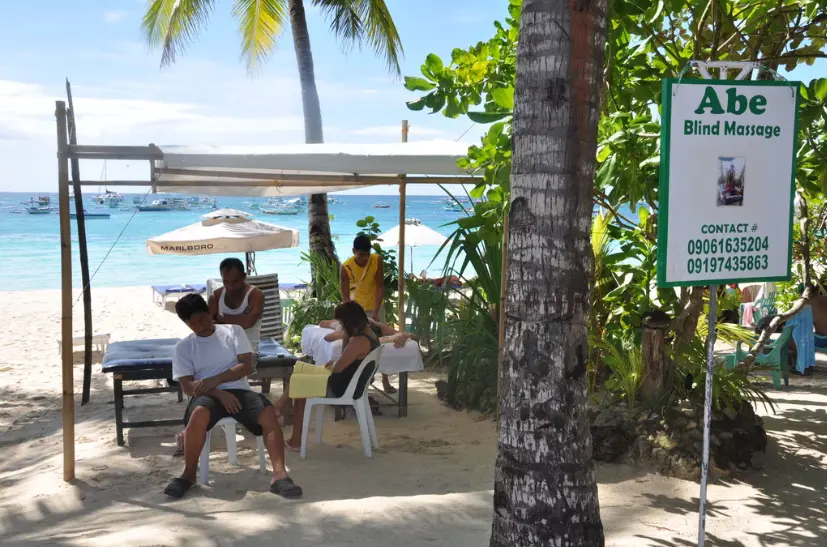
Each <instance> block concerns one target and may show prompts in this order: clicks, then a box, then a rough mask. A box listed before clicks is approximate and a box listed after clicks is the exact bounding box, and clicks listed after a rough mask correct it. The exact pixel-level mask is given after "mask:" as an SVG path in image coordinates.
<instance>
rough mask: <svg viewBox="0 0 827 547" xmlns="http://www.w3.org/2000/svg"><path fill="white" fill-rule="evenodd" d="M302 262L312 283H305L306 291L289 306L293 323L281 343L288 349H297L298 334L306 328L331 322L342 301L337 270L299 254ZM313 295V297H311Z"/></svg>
mask: <svg viewBox="0 0 827 547" xmlns="http://www.w3.org/2000/svg"><path fill="white" fill-rule="evenodd" d="M302 261H303V262H307V263H309V264H310V266H311V271H313V272H315V282H310V283H308V282H306V283H307V284H308V287H309V290H307V291H305V292H304V293H303V295H302V297H301V298H299V299H297V300H296V301H295V302H293V319H292V321H291V322H290V325H289V326H288V328H287V334H286V336H285V343H286V344H287V346H288V348H289V349H292V350H296V349H299V348H300V347H301V334H302V330H304V327H306V326H307V325H318V324H319V322H320V321H321V320H323V319H332V318H333V310H334V309H335V308H336V305H338V304H339V303H340V302H341V301H342V297H341V293H340V292H339V266H338V264H336V263H335V262H330V261H329V260H327V258H326V257H325V256H324V255H321V254H318V253H311V254H308V253H302ZM314 294H315V295H316V296H315V297H314V296H312V295H314Z"/></svg>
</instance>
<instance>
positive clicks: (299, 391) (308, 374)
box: [290, 361, 330, 399]
mask: <svg viewBox="0 0 827 547" xmlns="http://www.w3.org/2000/svg"><path fill="white" fill-rule="evenodd" d="M328 378H330V369H327V368H325V367H322V366H318V365H311V364H310V363H305V362H303V361H296V365H295V366H294V367H293V375H292V376H290V398H291V399H309V398H311V397H324V396H326V395H327V379H328Z"/></svg>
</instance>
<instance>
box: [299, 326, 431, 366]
mask: <svg viewBox="0 0 827 547" xmlns="http://www.w3.org/2000/svg"><path fill="white" fill-rule="evenodd" d="M332 332H334V330H333V329H325V328H322V327H318V326H316V325H307V326H306V327H304V329H303V330H302V353H304V354H305V355H309V356H310V357H311V358H312V359H313V362H315V363H316V364H322V365H323V364H325V363H328V362H330V361H335V360H336V359H338V358H339V357H341V356H342V341H341V340H336V341H334V342H328V341H327V340H325V339H324V337H325V336H327V335H328V334H330V333H332ZM384 346H385V349H384V350H382V357H381V359H380V360H379V372H381V373H382V374H399V373H400V372H419V371H421V370H423V369H424V368H425V367H424V364H423V363H422V352H421V351H420V350H419V344H418V343H417V342H414V341H413V340H408V343H407V344H405V347H402V348H396V347H394V346H393V344H384Z"/></svg>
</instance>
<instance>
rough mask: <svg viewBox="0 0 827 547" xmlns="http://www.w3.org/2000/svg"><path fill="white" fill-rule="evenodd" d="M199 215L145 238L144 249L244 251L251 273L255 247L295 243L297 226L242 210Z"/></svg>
mask: <svg viewBox="0 0 827 547" xmlns="http://www.w3.org/2000/svg"><path fill="white" fill-rule="evenodd" d="M201 219H202V220H201V222H196V223H195V224H190V225H189V226H184V227H183V228H178V229H177V230H173V231H171V232H167V233H166V234H163V235H160V236H157V237H153V238H152V239H148V240H147V241H146V249H147V252H149V254H151V255H184V256H196V255H208V254H220V253H245V254H246V257H247V273H252V272H254V271H255V255H254V253H255V252H256V251H269V250H271V249H286V248H289V247H298V246H299V232H298V230H293V229H292V228H284V227H282V226H277V225H275V224H270V223H269V222H262V221H260V220H255V219H253V216H252V215H251V214H250V213H245V212H244V211H237V210H235V209H218V210H217V211H211V212H210V213H207V214H206V215H203V216H202V217H201Z"/></svg>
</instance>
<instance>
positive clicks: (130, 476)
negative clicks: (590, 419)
mask: <svg viewBox="0 0 827 547" xmlns="http://www.w3.org/2000/svg"><path fill="white" fill-rule="evenodd" d="M0 298H2V301H3V302H4V303H5V306H4V309H5V312H4V315H5V322H6V324H7V325H11V327H10V328H9V329H8V330H7V332H8V333H9V334H8V335H7V336H6V337H5V338H4V339H3V340H2V342H0V432H2V433H0V545H2V546H4V547H6V546H17V545H27V546H31V545H38V546H40V545H56V546H113V545H118V546H150V545H153V546H187V547H199V546H219V545H220V546H228V545H247V546H265V545H267V546H272V545H279V546H287V547H311V546H319V547H322V546H324V547H333V546H336V547H349V546H360V547H380V546H392V545H399V546H403V545H404V546H410V547H417V546H444V547H480V546H483V545H487V544H488V537H489V532H490V525H491V488H492V477H493V464H494V456H495V451H496V436H495V430H494V424H493V423H492V422H491V421H489V420H485V419H480V417H479V416H477V415H475V414H473V413H464V412H454V411H452V410H449V409H447V408H445V407H443V406H441V405H440V404H439V403H438V402H437V400H436V397H435V390H434V388H433V380H434V376H433V375H430V374H422V375H419V376H418V377H417V378H415V379H414V380H412V382H411V395H410V399H411V407H410V411H409V417H408V418H406V419H402V420H400V419H397V418H396V417H393V416H391V413H390V412H386V414H387V416H385V417H381V418H378V419H377V430H378V434H379V442H380V448H379V450H378V451H377V453H376V454H375V457H374V458H373V459H370V460H368V459H366V458H364V457H363V456H362V454H361V450H360V445H359V440H358V439H359V437H358V428H357V426H356V423H355V420H354V419H352V418H351V419H348V420H346V421H344V422H339V423H333V422H332V420H329V422H328V425H327V426H326V427H325V442H324V444H322V445H321V446H315V445H313V446H311V448H310V451H309V454H308V459H307V460H304V461H302V460H300V459H299V458H298V456H297V455H291V457H290V459H289V465H290V472H291V475H292V476H293V477H294V479H295V480H296V482H297V483H299V484H300V485H301V486H303V487H304V491H305V497H304V499H302V500H300V501H298V502H288V501H284V500H281V499H279V498H276V497H275V496H273V495H272V494H270V493H269V492H268V491H267V485H268V479H267V477H266V476H263V475H260V474H258V473H257V471H256V458H255V453H254V450H253V447H254V446H255V445H254V443H253V442H252V440H251V439H250V438H249V437H248V438H246V439H245V440H242V441H240V445H239V449H240V453H239V460H240V461H239V463H240V466H239V467H231V466H229V465H228V464H227V462H226V453H225V452H224V447H223V441H222V440H221V439H220V438H221V437H222V436H221V435H217V436H216V437H215V440H214V441H213V443H214V444H213V453H212V458H211V468H210V472H211V474H210V479H211V482H212V484H211V485H210V486H208V487H197V488H195V489H194V490H193V491H192V493H191V495H190V496H188V497H187V498H186V499H184V500H181V501H169V500H167V499H165V497H164V496H163V495H162V494H161V491H162V489H163V487H164V485H165V483H166V482H167V480H168V479H169V478H170V477H172V476H174V474H176V473H178V472H179V471H180V467H181V462H180V460H178V459H174V458H173V457H172V456H171V454H172V452H173V442H172V435H173V433H174V432H175V430H174V428H165V429H140V430H131V431H127V446H125V447H122V448H121V447H118V446H117V445H116V443H115V426H114V408H113V404H112V386H111V379H110V378H108V377H105V376H104V375H103V374H101V373H100V369H99V365H98V364H96V367H95V373H94V375H93V383H92V400H91V402H90V404H88V405H86V406H84V407H78V408H77V429H76V437H77V460H78V461H77V479H76V481H75V482H74V483H72V484H71V485H70V484H66V483H64V482H63V481H62V479H61V477H62V471H61V469H62V451H61V415H60V368H59V356H58V354H57V344H56V342H55V340H56V338H57V336H58V332H59V322H60V315H59V294H58V292H57V291H38V292H7V293H0ZM93 301H94V310H95V313H94V317H95V324H96V327H95V331H96V332H99V333H100V332H108V333H110V334H111V335H112V339H113V341H115V340H126V339H135V338H154V337H169V336H179V335H183V334H185V333H186V328H185V327H184V326H183V325H182V324H180V322H179V321H178V319H177V318H176V317H175V316H174V314H172V313H170V312H169V311H164V310H161V309H160V308H159V307H156V306H153V305H152V303H151V298H150V291H149V289H148V288H131V289H101V290H97V291H95V292H94V295H93ZM80 308H81V306H80V304H78V306H77V307H76V313H75V317H76V324H77V325H82V322H81V321H80V318H81V312H80ZM76 358H77V361H78V362H80V361H81V353H80V352H78V353H77V354H76ZM99 360H100V359H99V356H96V363H99ZM825 371H827V367H825V364H824V363H822V364H821V365H820V368H819V372H820V373H822V374H821V375H817V376H816V377H815V379H813V378H806V379H805V378H793V379H792V384H793V385H792V386H791V388H790V389H789V390H788V391H785V392H775V391H771V393H772V394H773V395H774V396H775V397H776V400H777V401H778V403H779V408H778V412H777V413H776V414H774V415H769V416H767V421H766V423H767V429H768V431H769V434H770V445H769V449H768V451H767V454H766V455H764V456H762V457H761V458H760V461H759V462H758V463H759V468H758V469H756V470H753V471H750V472H749V473H746V474H744V475H742V476H740V477H739V478H737V479H730V480H727V481H723V482H719V483H717V484H715V485H712V486H711V487H710V490H709V499H710V511H709V519H708V530H709V536H708V538H709V539H708V542H707V544H708V545H721V546H724V545H726V546H770V545H772V546H781V545H789V546H810V545H813V546H816V545H827V518H826V517H825V511H827V473H826V472H825V468H827V456H825V453H827V383H825V382H824V380H822V378H823V373H824V372H825ZM80 387H81V367H76V368H75V391H76V393H80ZM78 399H79V396H78ZM127 404H128V409H127V412H128V415H129V417H130V419H134V418H137V417H141V416H145V417H161V416H164V417H177V416H179V415H181V414H182V412H183V405H180V404H178V403H177V402H176V399H175V396H174V395H173V394H160V395H152V396H144V397H139V398H137V399H135V398H133V399H131V401H130V399H129V398H128V399H127ZM759 410H761V409H760V408H759ZM598 480H599V491H600V504H601V515H602V518H603V524H604V527H605V530H606V538H607V542H606V544H607V545H616V546H621V545H622V546H636V547H637V546H649V545H651V546H684V545H687V546H688V545H696V534H697V532H696V530H697V497H698V486H697V484H694V483H690V482H686V481H681V480H676V479H668V478H664V477H661V476H658V475H655V474H651V473H647V472H645V471H643V470H640V469H634V468H630V467H627V466H615V465H612V466H600V467H599V468H598Z"/></svg>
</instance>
